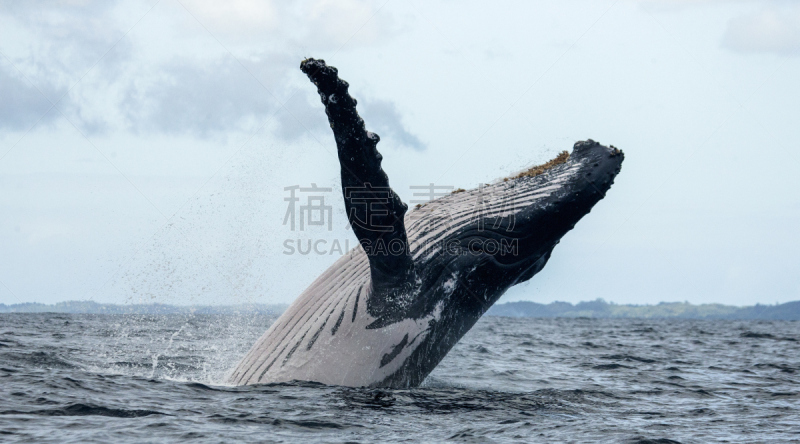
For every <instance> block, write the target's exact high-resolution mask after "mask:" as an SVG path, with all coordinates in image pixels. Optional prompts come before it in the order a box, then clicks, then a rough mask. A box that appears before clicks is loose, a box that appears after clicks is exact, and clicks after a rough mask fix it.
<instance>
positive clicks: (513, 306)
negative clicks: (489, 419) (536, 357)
mask: <svg viewBox="0 0 800 444" xmlns="http://www.w3.org/2000/svg"><path fill="white" fill-rule="evenodd" d="M287 307H288V305H286V304H240V305H167V304H121V305H118V304H101V303H97V302H93V301H67V302H59V303H57V304H40V303H35V302H29V303H22V304H11V305H5V304H0V313H93V314H191V313H194V314H272V315H277V314H280V313H283V312H284V310H286V308H287ZM486 314H487V315H489V316H508V317H515V318H578V317H586V318H650V319H665V318H675V319H768V320H800V301H794V302H787V303H785V304H780V305H760V304H758V305H754V306H750V307H736V306H733V305H722V304H701V305H693V304H690V303H688V302H662V303H660V304H657V305H629V304H625V305H621V304H614V303H611V302H606V301H604V300H602V299H597V300H594V301H590V302H579V303H577V304H574V305H573V304H570V303H569V302H551V303H549V304H539V303H536V302H528V301H521V302H507V303H505V304H497V305H495V306H493V307H492V308H490V309H489V311H488V312H487V313H486Z"/></svg>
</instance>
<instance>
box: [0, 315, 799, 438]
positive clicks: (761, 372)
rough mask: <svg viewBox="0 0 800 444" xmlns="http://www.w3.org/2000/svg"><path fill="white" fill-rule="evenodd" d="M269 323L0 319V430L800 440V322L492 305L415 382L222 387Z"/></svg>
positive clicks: (100, 434)
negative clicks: (495, 309)
mask: <svg viewBox="0 0 800 444" xmlns="http://www.w3.org/2000/svg"><path fill="white" fill-rule="evenodd" d="M273 320H274V318H270V317H267V316H247V315H242V316H233V315H166V316H149V315H148V316H145V315H65V314H0V441H2V442H59V443H62V442H166V441H184V440H192V441H193V442H234V441H241V442H247V441H252V442H370V443H374V442H384V441H393V442H441V441H453V442H481V443H483V442H631V443H672V442H681V443H692V442H698V443H699V442H781V443H784V442H791V441H795V442H797V441H800V385H799V384H798V383H799V382H800V322H789V321H774V322H767V321H688V320H636V319H618V320H610V319H512V318H501V317H491V316H489V317H484V318H483V319H482V320H481V321H480V322H479V323H478V324H477V325H476V326H475V328H473V329H472V331H470V333H469V334H468V335H467V336H465V337H464V338H463V340H462V341H461V342H460V343H459V344H458V345H457V346H456V347H455V348H454V349H453V350H452V351H451V352H450V354H449V355H448V356H447V357H446V358H445V360H444V361H443V362H442V363H441V364H440V365H439V367H438V368H437V369H436V370H435V371H434V372H433V374H431V376H430V377H429V378H428V379H427V380H426V382H425V383H424V384H423V386H422V387H420V388H416V389H411V390H386V389H353V388H345V387H331V386H323V385H319V384H311V383H295V384H280V385H261V386H250V387H227V386H224V385H222V384H221V383H220V382H221V381H223V380H224V377H225V373H226V372H227V371H229V370H230V369H231V368H232V367H233V366H234V365H235V364H236V362H237V360H238V359H239V358H240V357H241V356H242V355H243V354H244V353H245V352H246V351H247V349H248V348H249V347H250V345H251V344H252V343H253V342H254V341H255V339H256V338H257V337H258V336H260V335H261V334H262V333H263V331H264V330H265V329H266V327H267V326H268V325H269V324H270V322H272V321H273Z"/></svg>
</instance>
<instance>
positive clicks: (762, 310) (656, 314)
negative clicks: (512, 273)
mask: <svg viewBox="0 0 800 444" xmlns="http://www.w3.org/2000/svg"><path fill="white" fill-rule="evenodd" d="M486 314H488V315H492V316H509V317H515V318H579V317H587V318H650V319H657V318H660V319H666V318H676V319H769V320H787V321H788V320H792V321H796V320H800V301H793V302H787V303H785V304H779V305H761V304H757V305H753V306H750V307H736V306H733V305H722V304H701V305H693V304H690V303H688V302H662V303H660V304H657V305H628V304H626V305H619V304H614V303H610V302H606V301H604V300H602V299H597V300H594V301H591V302H579V303H577V304H575V305H572V304H570V303H568V302H551V303H549V304H538V303H536V302H528V301H521V302H507V303H505V304H497V305H495V306H493V307H492V308H490V309H489V311H488V312H487V313H486Z"/></svg>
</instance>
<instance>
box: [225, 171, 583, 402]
mask: <svg viewBox="0 0 800 444" xmlns="http://www.w3.org/2000/svg"><path fill="white" fill-rule="evenodd" d="M579 168H580V162H575V163H573V164H572V165H571V166H570V167H569V168H565V169H563V170H561V171H559V172H558V173H557V175H553V174H550V172H548V173H545V176H547V182H546V183H545V184H543V186H539V187H535V188H529V189H526V188H525V187H520V186H516V184H515V181H509V182H500V183H496V184H493V185H489V186H486V187H481V188H478V189H475V190H471V191H468V192H461V193H457V194H452V195H449V196H446V197H443V198H440V199H437V200H435V201H432V202H430V203H427V204H425V205H424V206H422V207H421V208H418V209H414V210H411V211H409V212H408V213H407V214H406V216H405V226H406V227H407V233H408V240H409V245H410V248H411V254H412V256H413V257H414V260H415V261H416V260H419V259H422V258H423V257H424V256H428V255H434V254H436V253H437V251H438V250H439V248H441V245H439V244H437V243H436V241H437V240H440V239H443V238H445V237H446V235H447V234H448V233H449V232H451V231H452V230H453V229H454V228H455V227H459V226H461V225H463V224H466V223H469V222H470V221H474V220H475V214H476V205H481V212H482V213H481V214H482V216H483V217H507V216H510V215H513V214H515V213H516V211H517V209H522V208H525V207H527V206H529V205H533V204H535V203H536V201H537V200H540V199H542V198H544V197H547V196H548V195H550V194H551V193H553V192H554V191H556V190H558V189H559V188H560V187H561V186H562V185H563V183H564V182H565V181H566V180H567V178H568V177H569V176H570V175H571V174H573V173H574V172H575V171H577V170H578V169H579ZM509 197H511V198H510V199H509ZM482 198H483V201H482V202H481V199H482ZM458 278H459V276H458V275H452V274H451V275H445V276H442V277H441V278H440V281H441V282H440V285H442V286H443V288H444V289H445V290H449V291H450V292H452V290H453V289H454V288H455V286H456V285H457V282H458ZM369 288H370V270H369V261H368V258H367V255H366V254H365V253H364V251H363V250H362V249H361V248H357V249H354V250H353V251H352V252H350V253H348V254H346V255H345V256H344V257H342V258H340V259H339V260H337V261H336V262H335V263H334V264H333V265H332V266H331V267H330V268H329V269H328V270H326V271H325V272H324V273H323V274H322V275H321V276H320V277H318V278H317V279H316V280H315V281H314V282H313V283H312V284H311V286H309V287H308V288H307V289H306V290H305V291H304V292H303V293H302V294H301V295H300V296H299V297H298V298H297V300H295V301H294V303H292V305H291V306H290V307H289V308H288V309H287V310H286V312H285V313H283V315H281V316H280V317H279V318H278V319H277V320H276V321H275V323H273V324H272V325H271V326H270V328H269V329H268V330H267V331H266V332H265V333H264V335H263V336H262V337H261V338H260V339H259V340H258V341H257V342H256V343H255V344H254V345H253V347H252V348H251V350H250V351H249V352H248V353H247V355H246V356H245V357H244V359H242V361H241V362H240V363H239V365H238V366H237V367H236V368H235V369H234V370H233V372H232V373H231V375H230V378H229V381H230V382H231V383H233V384H236V385H244V384H256V383H273V382H288V381H292V380H301V381H315V382H320V383H324V384H329V385H342V386H351V387H361V386H370V385H374V384H376V383H379V382H380V381H383V380H384V379H386V378H387V377H388V376H390V375H392V374H393V373H395V372H396V371H397V370H398V369H400V368H401V366H402V365H403V364H404V362H405V360H406V359H407V358H408V357H409V355H411V353H413V351H414V350H415V349H416V348H417V347H418V346H419V345H420V344H421V343H422V342H423V341H424V339H425V335H427V333H428V326H429V323H430V321H431V320H438V319H439V318H440V317H441V314H442V313H441V310H442V304H439V305H438V306H437V307H436V308H435V309H434V310H433V311H432V312H431V313H430V314H429V315H427V316H425V317H423V318H420V319H405V320H402V321H400V322H396V323H393V324H391V325H388V326H385V327H381V328H373V329H367V328H366V327H367V326H368V325H369V324H371V323H372V322H373V321H375V318H373V317H372V316H370V315H369V313H367V309H366V303H367V298H368V297H369ZM354 313H355V315H354ZM406 335H407V336H408V338H407V344H408V345H406V346H405V347H403V348H402V350H400V351H399V353H398V354H396V355H394V356H392V359H391V360H389V361H388V363H385V365H383V366H381V361H382V360H386V358H384V357H385V356H387V355H391V354H392V352H393V351H394V350H395V349H396V348H397V345H398V344H400V343H401V342H402V341H403V338H405V337H406Z"/></svg>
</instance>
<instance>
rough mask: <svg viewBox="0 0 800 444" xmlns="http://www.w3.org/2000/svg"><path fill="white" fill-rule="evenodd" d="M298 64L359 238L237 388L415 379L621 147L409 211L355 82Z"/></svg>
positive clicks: (575, 205) (591, 191) (528, 259)
mask: <svg viewBox="0 0 800 444" xmlns="http://www.w3.org/2000/svg"><path fill="white" fill-rule="evenodd" d="M300 69H301V70H302V71H303V72H304V73H305V74H306V75H307V76H308V77H309V79H310V80H311V81H312V82H313V83H314V84H315V85H316V86H317V89H318V92H319V95H320V98H321V99H322V103H323V104H324V105H325V112H326V114H327V115H328V120H329V122H330V126H331V129H332V130H333V134H334V136H335V139H336V145H337V148H338V157H339V163H340V168H341V177H342V190H343V194H344V202H345V208H346V210H347V215H348V220H349V222H350V225H351V227H352V228H353V231H354V232H355V235H356V236H357V237H358V239H359V242H360V246H359V247H358V248H357V249H356V250H354V253H353V254H348V255H345V256H343V257H342V258H340V259H339V260H337V261H336V262H335V263H334V264H333V265H332V266H331V267H330V268H329V269H328V270H327V271H325V272H324V273H323V274H322V275H321V276H320V277H318V278H317V279H316V281H314V282H313V283H312V284H311V286H310V287H309V288H308V289H306V290H305V291H304V292H303V293H302V294H301V295H300V296H299V297H298V298H297V300H295V302H294V303H293V304H292V305H291V306H290V307H289V308H288V309H287V310H286V312H285V313H283V315H281V316H280V317H279V318H278V320H277V321H275V322H274V323H273V324H272V325H271V326H270V327H269V329H268V330H267V331H266V333H264V335H263V336H262V337H261V338H260V339H259V340H258V341H257V342H256V343H255V344H254V345H253V347H252V348H251V350H250V351H249V352H248V353H247V355H246V356H245V357H244V358H243V359H242V360H241V362H240V363H239V364H238V366H237V367H236V368H234V369H233V371H232V372H231V374H230V376H229V382H230V383H231V384H235V385H242V384H256V383H273V382H286V381H291V380H300V381H316V382H320V383H324V384H329V385H343V386H352V387H362V386H371V387H413V386H416V385H419V384H420V383H421V382H422V381H423V380H424V379H425V377H426V376H427V375H428V374H429V373H430V372H431V371H432V370H433V369H434V367H436V365H437V364H438V363H439V362H440V361H441V360H442V359H443V358H444V357H445V355H446V354H447V352H448V351H449V350H450V349H451V348H452V347H453V346H454V345H455V344H456V342H458V340H459V339H460V338H461V337H462V336H464V334H465V333H467V331H468V330H469V329H470V328H471V327H472V326H473V325H474V324H475V322H477V320H478V319H479V318H480V317H481V315H483V314H484V313H485V312H486V311H487V310H488V309H489V307H491V305H492V304H493V303H494V302H495V301H497V300H498V299H499V298H500V296H501V295H502V294H503V293H504V292H505V291H506V290H507V289H508V288H510V287H511V286H513V285H515V284H517V283H520V282H523V281H526V280H528V279H530V278H531V277H533V275H535V274H536V273H538V272H539V271H540V270H541V269H542V267H544V265H545V264H546V263H547V260H548V259H549V258H550V254H551V252H552V251H553V248H554V247H555V246H556V244H557V243H558V242H559V241H560V239H561V237H562V236H564V234H566V233H567V232H568V231H569V230H571V229H572V228H573V227H574V226H575V224H576V223H577V222H578V220H580V219H581V218H582V217H583V216H584V215H586V214H587V213H589V211H590V210H591V208H592V207H593V206H594V205H595V204H596V203H597V202H598V201H600V199H602V198H603V197H604V196H605V194H606V191H607V190H608V189H609V188H610V187H611V184H612V183H613V181H614V178H615V177H616V175H617V173H619V171H620V167H621V164H622V160H623V158H624V156H623V153H622V151H620V150H618V149H616V148H614V147H613V146H611V147H606V146H602V145H600V144H599V143H597V142H594V141H592V140H587V141H583V142H578V143H576V144H575V145H574V147H573V149H572V152H571V153H567V152H566V151H565V152H564V153H562V154H561V155H560V156H559V157H557V158H556V159H554V160H553V161H550V162H548V163H547V164H545V165H542V166H539V167H535V168H532V169H530V170H528V171H524V172H522V173H520V174H518V175H516V176H513V177H509V178H506V179H505V180H502V181H497V182H496V183H494V184H489V185H486V186H481V187H479V188H476V189H474V190H469V191H465V190H461V189H459V190H457V191H456V192H453V193H452V194H450V195H447V196H445V197H441V198H439V199H436V200H433V201H431V202H430V203H426V204H424V205H421V206H418V207H417V208H415V209H413V210H411V211H407V206H406V205H405V204H404V203H403V202H402V201H401V200H400V198H399V197H398V196H397V194H395V192H394V191H392V189H391V188H390V187H389V180H388V177H387V176H386V174H385V173H384V171H383V169H382V168H381V160H382V156H381V155H380V153H378V151H377V149H376V145H377V144H378V141H379V140H380V139H379V137H378V135H377V134H374V133H372V132H369V131H367V130H366V129H365V126H364V121H363V120H362V119H361V118H360V117H359V115H358V113H357V112H356V100H355V99H354V98H352V97H351V96H350V94H349V92H348V87H349V85H348V83H347V82H345V81H344V80H341V79H339V77H338V71H337V69H336V68H334V67H332V66H327V65H326V64H325V61H324V60H315V59H306V60H304V61H303V62H302V63H301V64H300Z"/></svg>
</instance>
